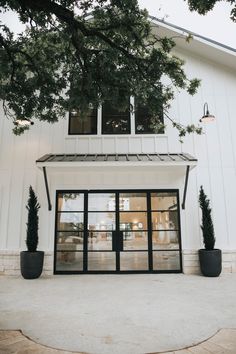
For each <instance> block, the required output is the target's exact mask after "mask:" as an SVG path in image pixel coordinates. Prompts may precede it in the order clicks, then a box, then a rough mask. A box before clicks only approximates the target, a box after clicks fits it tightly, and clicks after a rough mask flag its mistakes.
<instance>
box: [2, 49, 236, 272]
mask: <svg viewBox="0 0 236 354" xmlns="http://www.w3.org/2000/svg"><path fill="white" fill-rule="evenodd" d="M177 54H178V55H180V56H181V57H183V59H184V60H185V61H186V64H185V68H186V72H187V75H188V76H189V77H198V78H200V79H201V87H200V88H199V90H198V93H197V94H196V95H194V96H193V97H192V96H189V95H188V94H187V93H186V92H182V91H181V92H176V98H175V100H174V101H173V103H172V106H171V109H170V111H169V115H170V116H171V117H173V118H174V119H175V120H176V121H178V122H180V123H182V124H189V123H193V124H198V122H199V119H200V117H201V116H202V114H203V105H204V103H205V102H207V103H208V105H209V110H210V112H211V113H213V114H214V115H215V116H216V121H215V122H212V123H209V124H208V125H204V134H203V135H201V136H197V135H190V136H187V137H186V138H185V139H184V143H183V144H181V143H180V142H179V140H178V134H177V132H176V130H175V129H173V128H172V126H171V124H170V122H168V121H166V122H165V123H166V125H167V128H166V132H165V134H164V135H135V134H131V135H119V136H115V135H114V136H113V135H109V136H106V135H101V134H100V135H96V136H92V135H90V136H73V135H68V117H65V119H62V120H61V121H60V122H58V123H56V124H54V125H51V124H48V123H42V122H35V125H34V126H32V127H31V129H30V131H29V132H26V133H25V134H24V135H23V136H20V137H16V136H14V135H13V134H12V127H13V125H12V122H11V121H9V120H8V119H6V118H5V117H4V114H3V111H2V110H1V112H0V114H1V119H0V257H2V256H1V251H2V252H6V251H7V252H9V253H10V252H11V251H12V252H15V251H18V250H20V249H25V229H26V216H27V214H26V208H25V204H26V202H27V197H28V187H29V185H32V186H33V187H34V188H35V189H36V192H37V194H38V196H39V200H40V204H41V209H40V245H39V248H41V249H44V250H45V251H48V252H53V246H54V227H55V191H56V190H57V189H92V188H94V189H106V188H107V189H109V188H114V189H115V188H116V189H122V188H123V189H125V188H129V189H131V188H133V189H140V188H143V189H144V188H145V189H151V188H155V189H158V188H178V189H179V190H180V199H181V198H182V194H183V186H184V171H183V170H181V171H179V170H178V169H174V168H173V169H168V168H166V169H163V168H160V169H159V170H157V169H155V170H154V169H151V168H150V169H149V168H145V169H142V168H130V167H129V168H125V167H124V168H119V169H118V168H112V169H109V168H105V169H104V168H99V167H96V168H87V169H86V168H80V169H73V168H72V169H68V170H62V169H61V170H56V169H50V168H49V169H48V176H49V187H50V193H51V199H52V205H53V210H52V211H50V212H49V211H48V209H47V199H46V192H45V186H44V181H43V174H42V171H41V170H39V169H38V168H37V167H36V164H35V161H36V159H37V158H39V157H41V156H42V155H44V154H47V153H79V154H95V153H96V154H99V153H101V154H104V153H110V154H111V153H117V154H119V153H120V154H123V153H124V154H126V153H130V154H132V153H168V152H171V153H179V152H187V153H189V154H191V155H193V156H195V157H196V158H197V159H198V165H197V167H196V168H194V169H193V170H192V171H191V172H190V176H189V185H188V192H187V199H186V209H185V210H181V231H182V247H183V250H184V252H185V251H186V252H187V253H188V252H190V251H196V250H197V249H198V248H200V247H201V245H202V244H201V232H200V226H199V224H200V217H201V216H200V212H199V207H198V191H199V187H200V185H203V186H204V189H205V191H206V193H207V194H208V196H209V198H210V200H211V206H212V212H213V220H214V225H215V233H216V240H217V241H216V247H219V248H222V249H223V250H225V251H226V252H231V251H232V252H233V251H235V250H236V236H235V234H236V230H235V201H236V138H235V132H236V119H235V112H236V75H235V72H234V71H233V70H232V69H231V68H229V67H227V66H224V63H222V65H220V64H219V63H215V62H214V61H210V60H209V59H205V58H204V57H202V56H201V53H199V54H198V55H197V54H193V53H190V52H188V51H184V50H182V49H178V51H177ZM230 257H233V256H230ZM235 263H236V259H235ZM0 264H1V263H0ZM234 267H235V265H234ZM234 270H235V269H234ZM0 271H1V268H0Z"/></svg>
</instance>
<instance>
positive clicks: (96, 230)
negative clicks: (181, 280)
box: [54, 190, 182, 273]
mask: <svg viewBox="0 0 236 354" xmlns="http://www.w3.org/2000/svg"><path fill="white" fill-rule="evenodd" d="M178 205H179V201H178V191H177V190H171V191H170V190H169V191H168V190H165V191H159V190H153V191H145V190H144V191H134V190H131V191H102V192H101V191H59V192H57V212H56V230H55V259H54V269H55V273H81V272H148V271H153V272H180V271H181V269H182V265H181V243H180V221H179V207H178Z"/></svg>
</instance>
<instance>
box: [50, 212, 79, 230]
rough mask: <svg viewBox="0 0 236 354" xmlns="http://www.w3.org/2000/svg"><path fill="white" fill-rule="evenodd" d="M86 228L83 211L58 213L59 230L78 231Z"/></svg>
mask: <svg viewBox="0 0 236 354" xmlns="http://www.w3.org/2000/svg"><path fill="white" fill-rule="evenodd" d="M83 228H84V214H83V213H63V212H62V213H58V214H57V230H58V231H66V230H68V231H77V230H83Z"/></svg>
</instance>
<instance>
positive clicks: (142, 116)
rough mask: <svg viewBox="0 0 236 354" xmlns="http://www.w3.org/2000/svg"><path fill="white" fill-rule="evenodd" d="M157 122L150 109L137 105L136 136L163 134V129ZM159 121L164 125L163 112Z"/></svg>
mask: <svg viewBox="0 0 236 354" xmlns="http://www.w3.org/2000/svg"><path fill="white" fill-rule="evenodd" d="M155 120H156V119H155V118H154V117H153V115H152V114H151V112H150V111H149V109H148V107H145V106H141V105H138V104H137V105H136V107H135V134H163V133H164V129H163V127H158V126H157V125H156V124H155V123H156V122H155ZM158 120H159V121H160V123H163V112H160V116H159V117H158Z"/></svg>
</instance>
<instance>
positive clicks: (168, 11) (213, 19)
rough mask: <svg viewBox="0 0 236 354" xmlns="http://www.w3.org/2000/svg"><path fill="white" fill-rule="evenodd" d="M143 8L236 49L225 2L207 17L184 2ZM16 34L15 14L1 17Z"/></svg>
mask: <svg viewBox="0 0 236 354" xmlns="http://www.w3.org/2000/svg"><path fill="white" fill-rule="evenodd" d="M138 1H139V5H140V7H141V8H146V9H147V10H148V12H149V14H150V15H152V16H156V17H158V18H165V20H166V21H167V22H170V23H172V24H174V25H177V26H180V27H183V28H185V29H186V30H189V31H192V32H195V33H198V34H201V35H203V36H205V37H208V38H211V39H214V40H216V41H218V42H220V43H222V44H225V45H228V46H230V47H233V48H236V36H235V33H236V22H233V21H232V20H230V18H229V17H230V9H231V6H230V4H229V3H227V2H225V1H220V2H219V3H217V5H215V7H214V10H213V11H211V12H209V13H208V14H207V15H205V16H202V15H198V14H197V13H196V12H190V11H189V9H188V5H187V3H186V2H185V1H184V0H138ZM1 17H4V19H5V20H6V21H7V24H8V25H9V26H10V28H11V29H13V30H14V32H16V33H17V32H19V31H20V30H21V28H22V27H21V26H20V25H19V22H18V21H17V18H16V16H15V15H14V14H12V13H8V14H5V15H1Z"/></svg>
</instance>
